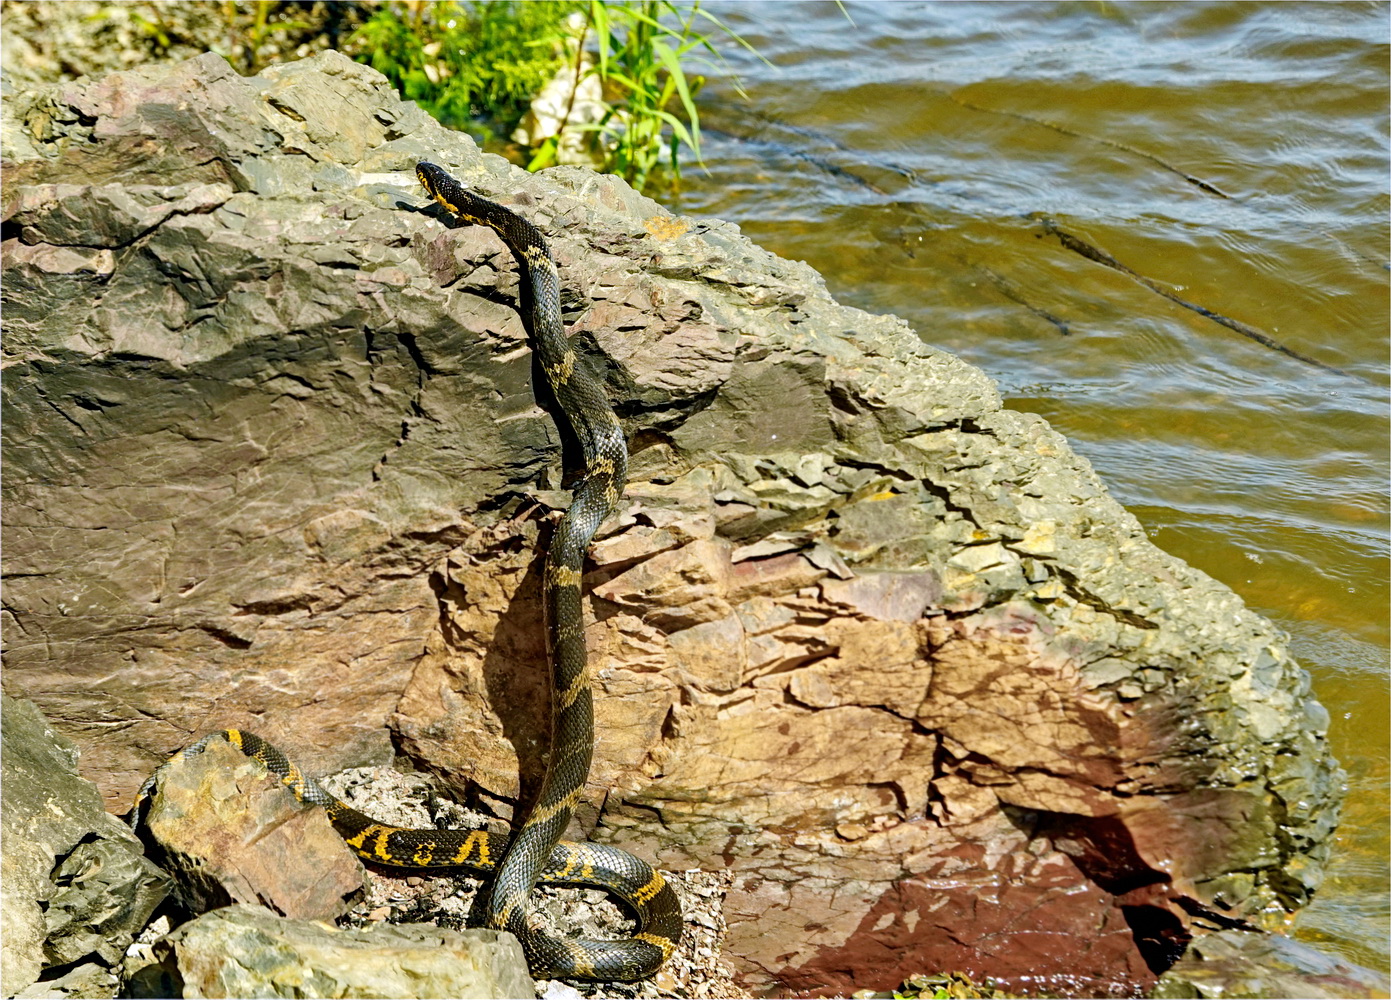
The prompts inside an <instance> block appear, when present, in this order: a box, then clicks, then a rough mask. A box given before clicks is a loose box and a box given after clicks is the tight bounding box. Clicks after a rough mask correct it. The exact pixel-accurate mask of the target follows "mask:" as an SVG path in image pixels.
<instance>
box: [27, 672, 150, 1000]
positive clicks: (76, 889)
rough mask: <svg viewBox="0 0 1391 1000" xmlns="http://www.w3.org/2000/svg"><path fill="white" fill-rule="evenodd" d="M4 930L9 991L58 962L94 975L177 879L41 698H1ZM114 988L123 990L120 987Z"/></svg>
mask: <svg viewBox="0 0 1391 1000" xmlns="http://www.w3.org/2000/svg"><path fill="white" fill-rule="evenodd" d="M0 702H3V707H0V712H3V717H2V719H0V722H2V723H3V724H0V743H2V744H3V747H0V777H2V779H3V787H4V790H5V807H4V810H3V824H2V825H0V829H3V835H4V844H5V850H4V853H3V855H0V857H3V859H4V873H3V874H4V886H5V891H4V902H3V910H2V911H0V915H3V920H0V923H3V926H4V933H3V934H0V954H2V955H3V960H2V961H0V970H2V971H3V976H2V977H0V991H3V993H4V995H5V996H13V995H14V994H15V993H16V992H18V991H19V990H22V989H24V988H25V987H27V986H29V985H30V984H31V983H33V982H34V981H35V980H37V979H38V978H39V975H40V973H41V972H43V971H44V970H45V969H48V968H52V967H71V968H70V969H69V970H68V974H69V975H72V976H74V977H76V978H77V979H80V980H81V981H82V982H83V983H87V984H90V983H91V982H92V980H93V979H101V980H104V981H109V982H110V985H111V986H112V987H113V988H114V986H115V979H114V977H113V976H112V975H111V973H110V972H109V968H110V966H112V965H113V964H115V963H116V962H118V961H119V960H120V958H121V956H122V955H123V954H124V952H125V949H126V947H127V946H128V945H130V943H131V942H132V941H133V940H134V938H135V935H136V934H138V933H139V932H140V931H141V930H142V929H143V928H144V926H145V924H146V922H148V921H149V919H150V914H151V913H152V912H153V911H154V908H155V907H156V906H158V905H159V902H160V900H162V899H163V898H164V894H165V890H166V886H167V882H168V880H167V879H166V878H165V876H164V873H163V872H161V871H160V870H159V869H158V868H156V867H155V866H154V865H153V864H151V863H150V862H149V861H147V860H146V859H145V857H144V849H143V847H142V846H141V844H140V842H139V841H138V840H136V839H135V835H134V834H133V833H131V832H130V830H129V829H127V828H126V826H125V825H124V824H122V823H121V822H120V821H119V820H118V819H116V817H114V816H112V815H110V814H109V813H107V812H106V811H105V810H104V809H103V808H102V802H101V796H100V794H98V792H97V790H96V788H95V787H93V785H92V783H91V782H89V781H86V780H84V779H83V778H81V777H79V776H78V774H77V772H76V769H75V767H74V762H75V760H76V757H77V749H76V747H74V746H73V745H72V744H71V743H69V742H68V741H67V740H65V739H63V738H62V737H61V736H59V735H57V734H56V733H54V732H53V730H52V729H51V728H50V726H49V724H48V720H47V719H45V718H44V717H43V715H42V714H41V713H40V712H39V711H38V710H37V709H36V708H35V707H34V705H33V703H31V702H27V701H17V700H15V699H13V698H9V697H4V698H0ZM111 995H114V992H113V993H112V994H111Z"/></svg>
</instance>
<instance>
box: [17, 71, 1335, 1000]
mask: <svg viewBox="0 0 1391 1000" xmlns="http://www.w3.org/2000/svg"><path fill="white" fill-rule="evenodd" d="M3 155H4V160H5V167H6V169H5V172H4V191H3V204H4V213H3V219H4V233H3V235H4V243H3V268H4V270H3V306H4V324H5V335H4V344H3V352H4V354H3V361H4V364H5V366H6V371H5V378H4V382H3V390H4V407H5V410H4V424H3V432H4V435H5V456H6V460H7V469H6V476H5V480H4V491H5V496H4V501H5V529H4V531H5V535H4V542H5V546H4V549H5V552H4V557H5V572H6V575H7V586H6V593H5V612H4V613H5V616H6V621H5V639H6V642H7V649H6V654H5V655H6V660H7V665H8V668H7V671H6V673H5V678H4V683H5V688H6V691H7V692H10V693H12V694H15V695H22V696H24V697H27V698H31V699H33V700H34V701H35V702H37V703H38V704H39V705H40V706H41V707H42V708H43V709H44V711H45V712H46V713H47V714H48V715H49V716H50V717H51V718H52V719H53V720H54V725H55V726H56V727H57V728H59V729H60V730H61V731H62V732H63V733H64V734H65V735H66V736H67V737H68V738H70V739H71V740H73V741H74V742H75V743H77V744H78V745H79V746H80V747H81V748H82V759H81V767H82V769H83V773H84V774H85V775H86V776H88V777H89V778H91V779H92V780H93V781H95V782H96V783H97V785H98V786H99V787H100V788H101V789H102V791H103V793H104V794H105V795H106V797H107V802H108V805H109V806H110V807H111V808H114V809H117V810H120V811H123V810H124V809H125V808H126V806H127V804H128V803H129V801H130V798H131V795H132V794H133V792H134V791H135V789H136V788H137V787H138V785H139V784H140V782H141V781H142V780H143V779H144V777H145V776H147V775H148V774H149V773H150V772H151V771H152V770H153V769H154V767H155V766H156V765H157V764H158V763H159V762H160V761H161V760H162V759H163V758H164V756H165V755H166V754H167V753H169V752H170V751H172V750H174V749H177V748H179V747H181V746H183V745H185V744H186V743H188V742H190V741H191V740H192V739H193V738H195V737H196V736H198V735H201V734H202V733H204V732H206V731H208V730H210V729H218V728H223V727H240V728H246V729H250V730H252V731H255V732H257V733H259V734H261V735H262V736H264V737H266V738H267V739H270V740H272V741H273V742H276V743H278V744H280V745H282V746H284V747H285V749H286V750H287V751H289V752H291V753H292V755H293V756H294V757H295V758H296V759H297V760H298V761H299V762H300V763H301V764H302V765H303V766H304V767H305V768H306V770H309V771H311V772H316V773H323V772H326V771H331V770H336V769H338V768H342V767H345V766H349V765H365V764H372V763H382V762H385V761H387V760H389V759H390V758H391V757H392V755H393V751H394V749H397V750H400V751H402V752H404V753H405V754H406V755H408V756H409V757H410V758H412V760H413V761H414V762H415V764H417V765H418V766H421V767H424V768H427V769H429V770H432V771H434V772H435V773H437V774H438V775H440V776H441V777H442V778H443V779H445V780H446V781H447V782H448V783H449V784H450V785H451V786H452V787H453V788H454V789H456V791H457V792H458V793H460V794H461V795H463V796H465V797H467V798H468V799H469V800H470V801H471V802H473V803H475V804H477V805H481V806H482V807H484V808H485V809H487V810H489V811H491V812H492V813H493V814H495V815H498V816H501V817H504V818H506V817H508V816H510V814H511V809H512V802H513V801H514V799H515V797H516V796H517V795H518V793H519V790H520V791H522V792H526V791H529V790H532V789H534V786H535V782H536V780H537V778H538V776H539V773H540V770H541V768H542V765H543V755H544V754H545V752H546V749H547V746H546V744H547V730H546V725H545V719H544V712H542V711H541V710H538V707H537V706H538V705H540V704H544V700H543V698H544V690H545V684H546V667H545V663H544V659H545V658H544V650H543V646H542V638H541V635H542V633H541V627H540V620H541V612H540V605H539V600H538V598H539V574H540V566H541V561H540V555H539V548H538V546H539V545H540V544H541V543H542V542H543V540H544V539H545V538H546V537H547V535H548V532H549V520H550V519H549V517H548V515H547V510H548V508H550V507H554V506H563V505H564V503H565V502H566V499H565V498H566V494H564V493H562V492H558V491H561V490H563V489H564V487H565V485H566V482H567V478H566V477H567V475H568V474H569V473H572V472H573V471H574V469H573V467H572V464H571V465H567V462H566V459H567V458H568V459H569V460H570V462H571V463H573V461H574V454H573V449H572V448H568V447H567V445H568V441H567V438H566V437H565V436H564V435H562V434H561V433H559V432H557V430H556V428H555V424H554V423H553V421H552V420H551V418H550V416H548V415H547V413H546V412H545V410H544V409H542V408H541V407H540V406H538V404H537V396H536V395H535V394H534V393H533V389H532V375H533V371H532V360H531V355H530V353H529V351H528V350H527V347H526V336H525V331H524V329H523V327H522V324H521V321H520V319H519V316H518V313H517V311H516V300H517V295H518V288H519V284H518V276H517V268H516V264H515V262H514V261H513V260H512V258H511V256H510V254H509V253H508V252H507V250H506V249H505V248H504V247H503V246H502V245H501V244H500V243H499V241H498V240H497V238H496V237H495V236H494V234H493V233H491V232H490V231H487V230H485V229H482V228H478V227H463V228H450V226H449V225H447V224H446V222H445V220H443V219H442V218H441V217H440V216H439V215H438V213H436V212H435V211H434V210H433V209H430V208H429V207H428V206H427V203H426V199H425V198H424V196H423V193H421V192H420V191H418V190H417V188H416V185H415V182H414V179H413V176H412V174H411V170H412V168H413V166H414V163H415V162H416V161H417V160H419V159H422V158H428V159H430V160H433V161H435V162H437V163H440V164H442V165H444V166H445V167H446V168H447V169H449V170H451V171H452V172H453V173H455V174H456V176H459V177H460V178H461V179H462V180H464V181H465V182H466V183H468V184H471V185H473V186H475V187H476V188H477V189H478V190H479V191H480V192H481V193H483V194H484V195H487V196H490V197H493V198H496V199H498V200H501V201H504V202H507V203H510V204H512V205H513V206H514V207H516V208H517V210H518V211H520V212H523V213H525V214H526V215H527V216H528V217H530V218H531V219H533V220H534V221H535V222H536V223H537V224H538V225H539V226H540V227H541V229H542V230H543V231H544V232H545V233H546V235H547V237H548V238H549V240H550V242H551V244H552V247H553V249H554V251H555V254H556V257H557V258H558V260H559V264H560V272H561V281H562V285H563V289H564V290H563V293H562V309H563V312H564V314H565V315H564V318H565V321H566V323H567V325H569V326H570V327H572V329H573V330H574V332H575V335H576V345H577V347H578V349H579V351H580V353H581V355H582V356H583V358H584V361H585V363H587V364H590V365H592V366H593V367H594V369H595V371H596V372H597V373H598V374H599V375H600V376H601V377H602V378H603V380H604V381H605V383H606V385H607V387H608V389H609V391H610V394H611V396H612V398H613V400H614V403H615V406H616V407H617V409H618V411H619V413H620V416H621V417H622V418H623V420H624V424H625V427H626V430H627V432H628V436H629V442H630V448H631V451H632V454H633V460H632V482H631V484H630V485H629V487H628V490H627V492H626V494H625V499H624V501H623V503H622V504H621V507H620V512H619V514H618V516H616V517H614V518H613V519H611V521H610V522H609V524H608V525H607V526H606V528H605V529H604V531H603V532H602V533H601V536H600V539H599V540H598V542H597V543H596V545H595V547H594V552H593V558H592V560H591V564H590V572H589V573H588V574H587V577H586V589H587V590H588V592H589V593H590V598H589V600H588V614H589V620H588V641H589V646H590V651H591V652H590V657H591V670H592V672H593V675H594V679H595V689H596V714H597V730H598V749H597V754H596V758H595V767H594V772H593V776H592V778H591V780H590V783H589V785H588V787H587V788H586V790H585V797H584V800H583V802H582V803H581V806H580V808H579V810H578V812H577V816H576V820H575V824H574V829H573V830H572V833H573V834H575V835H576V836H581V837H583V836H592V837H593V838H594V839H598V840H603V841H608V842H611V843H615V844H619V845H621V846H624V847H626V848H628V849H630V850H632V851H633V852H634V853H637V854H639V855H641V856H643V857H646V858H648V859H650V860H653V861H656V862H657V863H658V864H659V865H662V866H664V867H668V868H677V869H684V868H691V867H703V868H706V869H725V870H727V871H728V872H729V873H730V876H731V879H732V881H731V883H730V887H729V891H728V894H727V896H726V901H725V917H726V920H727V924H728V935H727V938H726V941H725V945H724V948H725V955H726V956H727V957H728V959H729V960H730V961H731V963H733V964H734V965H735V967H736V969H737V971H738V972H739V974H740V976H741V977H742V980H743V982H744V983H745V985H747V986H749V987H750V988H751V989H754V990H756V991H774V990H790V991H795V992H798V993H810V992H815V991H832V992H833V991H846V992H848V991H850V990H853V989H861V988H879V989H882V988H888V987H892V986H894V985H895V984H897V983H898V982H900V981H901V980H903V979H904V978H906V977H907V976H908V975H910V974H912V973H915V972H920V971H923V970H959V971H964V972H967V973H969V974H971V975H973V976H976V977H978V978H979V977H984V976H991V977H994V978H995V979H997V980H1000V981H1002V982H1005V983H1008V984H1012V986H1013V987H1014V988H1016V989H1021V990H1028V989H1052V990H1055V991H1073V992H1084V993H1089V994H1091V995H1098V994H1105V993H1114V994H1130V993H1133V992H1134V991H1136V990H1138V989H1143V988H1145V987H1146V986H1147V985H1149V984H1151V983H1152V982H1153V981H1154V977H1155V974H1156V973H1157V972H1159V971H1162V970H1163V969H1164V968H1166V967H1167V966H1168V965H1169V964H1170V963H1171V962H1172V961H1173V960H1174V959H1175V958H1176V957H1177V956H1178V955H1179V954H1181V952H1182V951H1183V948H1184V945H1185V943H1186V942H1187V940H1188V939H1189V938H1190V936H1191V935H1192V934H1194V933H1197V932H1199V931H1201V930H1202V929H1204V928H1208V927H1225V926H1243V925H1246V924H1254V925H1260V926H1274V925H1277V924H1279V923H1281V921H1282V918H1283V916H1284V914H1286V913H1287V912H1289V911H1292V910H1294V909H1296V908H1298V907H1299V906H1301V905H1303V904H1304V903H1305V902H1306V901H1307V899H1308V898H1309V895H1310V893H1311V892H1312V891H1313V890H1314V889H1315V887H1316V886H1317V885H1318V883H1319V880H1320V877H1321V873H1322V867H1323V863H1324V860H1325V858H1326V854H1327V850H1328V844H1329V840H1330V836H1331V833H1332V830H1333V827H1334V824H1335V822H1336V817H1337V804H1338V799H1339V795H1340V792H1339V781H1340V774H1339V771H1338V769H1337V765H1336V762H1335V761H1333V760H1332V758H1331V757H1330V755H1329V752H1328V748H1327V745H1326V742H1325V739H1324V732H1325V729H1326V725H1327V714H1326V713H1325V712H1324V710H1323V709H1322V708H1321V707H1320V706H1319V704H1318V703H1317V702H1316V701H1315V700H1314V698H1313V696H1312V695H1311V693H1310V691H1309V684H1308V678H1307V675H1306V674H1305V673H1304V672H1303V671H1302V670H1301V669H1300V668H1299V666H1298V665H1297V664H1296V663H1295V662H1294V661H1293V660H1292V659H1291V658H1290V656H1289V654H1288V651H1287V648H1286V642H1285V637H1284V636H1283V635H1282V634H1281V633H1280V632H1279V631H1278V630H1277V629H1276V628H1275V627H1274V626H1273V625H1272V624H1271V623H1270V622H1268V621H1266V620H1265V619H1263V618H1261V617H1260V616H1258V615H1256V614H1254V613H1252V612H1251V611H1249V610H1248V609H1246V608H1245V607H1244V605H1243V604H1242V602H1241V601H1240V600H1239V599H1238V598H1237V597H1236V596H1235V595H1234V594H1232V593H1231V592H1230V591H1229V590H1228V589H1227V588H1225V587H1224V586H1222V585H1220V584H1218V583H1217V582H1215V581H1213V580H1212V579H1210V578H1208V577H1207V576H1205V575H1204V574H1202V573H1200V572H1198V571H1196V570H1194V569H1192V568H1190V567H1188V566H1187V565H1185V564H1184V563H1182V562H1180V561H1179V560H1177V559H1174V558H1173V557H1171V556H1168V555H1167V554H1165V553H1163V552H1161V551H1160V550H1158V549H1157V548H1155V547H1154V546H1153V545H1151V544H1150V543H1149V541H1148V540H1147V538H1146V537H1145V534H1144V531H1143V530H1142V528H1141V526H1140V525H1139V524H1138V523H1137V522H1136V520H1135V519H1134V518H1133V517H1132V516H1131V515H1129V514H1128V513H1127V512H1126V511H1124V510H1123V509H1122V508H1121V507H1120V506H1119V505H1118V504H1117V503H1116V502H1115V501H1114V500H1112V499H1111V498H1110V497H1109V496H1108V494H1107V493H1106V490H1105V488H1104V487H1103V486H1102V484H1101V483H1100V482H1099V481H1098V480H1097V478H1096V476H1095V474H1094V473H1093V472H1092V470H1091V468H1090V466H1089V465H1088V464H1087V463H1086V462H1085V460H1083V459H1082V458H1080V457H1078V456H1077V455H1076V454H1074V453H1073V451H1072V450H1071V448H1070V447H1069V446H1068V444H1067V442H1066V441H1065V440H1064V439H1063V438H1062V437H1061V436H1059V435H1058V434H1057V433H1055V432H1054V431H1053V430H1051V429H1050V428H1049V426H1048V424H1047V423H1046V422H1045V421H1044V420H1042V419H1041V418H1039V417H1037V416H1035V415H1031V414H1025V413H1016V412H1012V411H1009V410H1004V409H1002V408H1001V404H1000V399H999V396H998V393H997V392H996V389H995V387H994V385H993V384H992V383H991V381H990V380H989V379H988V378H987V377H986V376H985V375H984V374H983V373H982V372H980V371H979V370H977V369H975V368H973V367H971V366H970V365H967V364H966V363H964V362H962V361H961V360H959V359H957V358H955V357H952V356H950V355H947V354H944V353H941V352H939V351H936V350H934V349H933V348H932V347H931V346H930V345H928V344H926V343H924V342H923V340H922V339H921V338H920V337H919V336H918V334H917V333H915V332H914V331H912V330H911V329H909V328H908V327H907V326H906V325H905V324H904V323H903V322H902V321H901V320H899V319H897V318H895V317H892V316H873V315H869V314H866V313H864V312H860V311H858V310H854V309H849V308H846V307H843V306H841V305H839V304H837V303H836V302H835V301H834V300H833V299H831V298H830V296H829V295H828V294H827V292H826V290H825V288H824V285H823V283H822V281H821V279H820V277H819V276H818V275H817V274H815V273H814V272H813V271H811V270H810V269H809V268H808V267H806V266H805V265H803V264H800V263H794V262H789V261H785V260H781V259H779V258H777V257H774V256H773V255H771V254H769V253H767V252H765V251H763V250H761V249H760V248H758V247H757V246H754V245H753V244H751V243H750V242H748V241H747V240H745V239H744V238H743V237H742V236H741V235H740V234H739V232H738V230H737V228H736V227H734V226H731V225H729V224H726V223H722V222H718V221H713V220H697V219H691V218H683V217H674V216H672V215H670V214H669V213H667V212H666V211H665V210H664V209H662V208H661V207H659V206H658V205H656V204H655V203H654V202H651V201H649V200H647V199H645V198H643V197H641V196H639V195H637V194H635V193H634V192H633V191H632V190H630V189H629V188H628V187H627V186H626V185H625V184H623V183H622V182H621V181H618V180H616V179H614V178H611V177H600V176H596V175H594V174H592V173H589V172H587V171H583V170H580V169H575V168H560V169H555V170H550V171H546V172H545V173H543V174H541V175H535V176H531V175H527V174H525V173H523V172H521V171H520V170H517V169H515V168H513V167H511V166H509V165H508V164H506V163H505V162H503V161H502V160H500V159H498V158H496V157H492V156H485V155H483V154H481V153H480V152H479V151H478V150H477V149H476V148H475V147H474V145H473V143H472V142H471V141H470V140H469V139H468V138H467V137H465V136H463V135H460V134H457V133H452V132H449V131H446V130H445V129H443V128H442V127H440V126H439V125H438V124H437V123H435V122H434V121H433V120H431V119H430V118H429V117H428V116H427V115H425V114H424V113H423V112H421V111H420V110H419V109H418V108H416V107H415V106H414V105H412V104H407V103H403V102H401V101H400V100H399V98H398V97H397V95H396V94H395V93H394V92H392V91H391V90H390V89H389V87H388V86H387V85H386V83H385V81H384V80H383V79H382V78H381V77H380V76H379V75H377V74H376V73H375V72H373V71H372V70H370V69H367V68H365V67H362V66H359V65H355V64H353V63H351V62H350V61H348V60H347V59H346V58H344V57H342V56H340V55H338V54H336V53H333V52H329V53H325V54H322V55H319V56H315V57H313V58H311V59H306V60H303V61H301V62H298V63H291V64H287V65H283V66H277V67H273V68H271V69H268V70H266V71H265V72H264V73H263V74H262V75H261V76H259V77H255V78H242V77H239V76H238V75H237V74H236V73H234V72H233V71H232V70H231V69H230V68H229V67H228V66H227V65H226V63H225V62H223V61H222V60H221V59H220V58H219V57H216V56H213V55H206V56H200V57H198V58H196V59H192V60H189V61H187V62H183V63H179V64H174V65H162V66H149V67H145V68H141V69H136V70H131V71H128V72H123V73H116V74H112V75H110V76H107V77H104V78H102V79H100V80H79V81H77V82H74V83H68V84H61V85H57V86H54V87H50V88H48V89H43V90H35V91H26V92H23V93H18V94H13V95H11V96H10V97H9V98H8V99H7V100H6V101H5V102H4V119H3ZM923 332H924V334H925V335H926V336H928V337H929V338H930V335H931V331H923ZM541 402H542V403H545V402H546V400H545V399H544V397H542V398H541ZM519 776H520V777H519Z"/></svg>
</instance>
